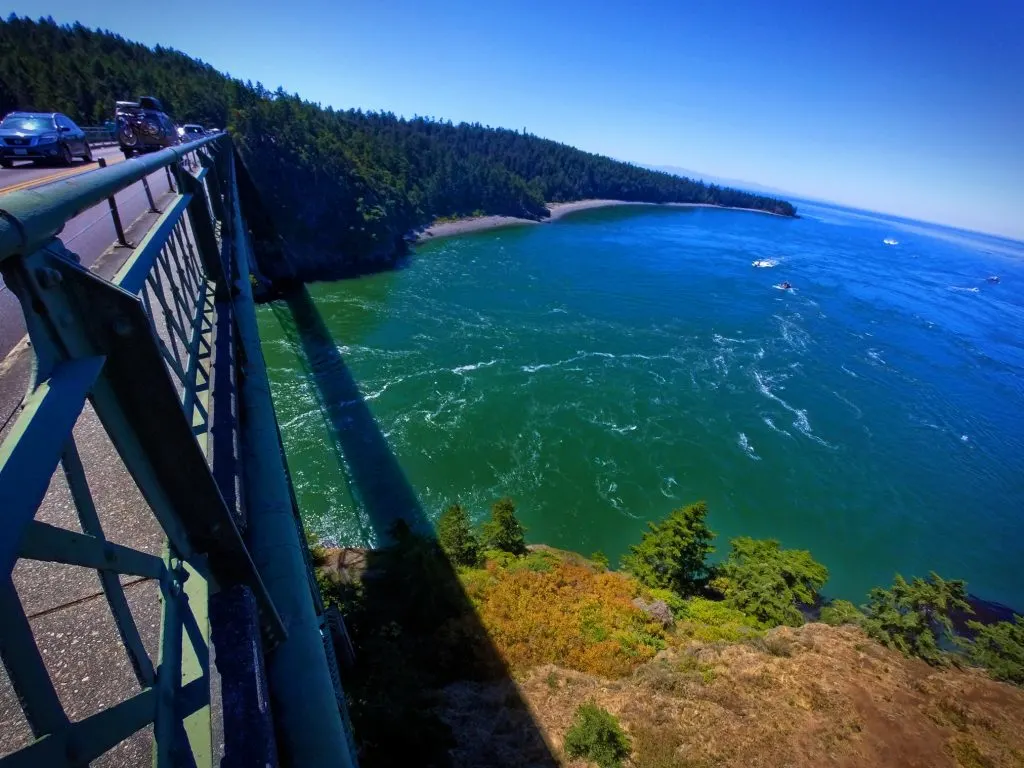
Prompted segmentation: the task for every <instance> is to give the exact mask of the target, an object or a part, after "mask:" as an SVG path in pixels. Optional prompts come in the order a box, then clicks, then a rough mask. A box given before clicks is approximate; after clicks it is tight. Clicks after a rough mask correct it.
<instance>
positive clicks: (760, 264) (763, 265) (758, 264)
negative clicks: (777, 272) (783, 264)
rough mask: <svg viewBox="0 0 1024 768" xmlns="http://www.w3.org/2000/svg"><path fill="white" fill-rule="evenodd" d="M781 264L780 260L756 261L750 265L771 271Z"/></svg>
mask: <svg viewBox="0 0 1024 768" xmlns="http://www.w3.org/2000/svg"><path fill="white" fill-rule="evenodd" d="M778 263H779V260H778V259H756V260H754V261H752V262H751V263H750V266H752V267H759V268H761V269H770V268H771V267H774V266H776V265H777V264H778Z"/></svg>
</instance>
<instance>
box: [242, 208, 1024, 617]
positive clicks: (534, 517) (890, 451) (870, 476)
mask: <svg viewBox="0 0 1024 768" xmlns="http://www.w3.org/2000/svg"><path fill="white" fill-rule="evenodd" d="M800 213H801V215H802V218H800V219H797V220H790V219H783V218H778V217H773V216H767V215H761V214H755V213H745V212H738V211H726V210H708V209H662V208H652V207H636V206H630V207H621V208H608V209H600V210H591V211H585V212H581V213H577V214H574V215H571V216H569V217H567V218H565V219H563V220H560V221H558V222H555V223H552V224H550V225H542V226H524V227H517V228H511V229H501V230H494V231H490V232H483V233H475V234H472V235H467V236H463V237H458V238H451V239H445V240H439V241H436V242H430V243H427V244H424V245H422V246H419V247H417V248H416V251H415V253H414V254H413V256H412V257H411V258H410V259H409V261H408V263H407V264H406V265H405V266H404V267H403V268H401V269H398V270H395V271H391V272H387V273H384V274H378V275H373V276H369V277H363V278H359V279H354V280H349V281H344V282H338V283H325V284H316V285H312V286H310V288H309V293H310V295H311V297H312V307H313V309H312V310H310V309H309V307H307V308H306V309H305V310H303V311H301V312H296V311H295V307H290V306H288V305H286V304H284V303H276V304H273V305H268V306H265V307H263V308H262V309H261V311H260V317H259V322H260V331H261V334H262V337H263V341H264V353H265V356H266V359H267V363H268V367H269V369H270V374H271V377H272V385H273V393H274V399H275V404H276V406H277V410H278V417H279V419H280V422H281V429H282V433H283V437H284V442H285V446H286V452H287V456H288V461H289V466H290V469H291V471H292V474H293V479H294V481H295V485H296V490H297V496H298V500H299V503H300V506H301V508H302V510H303V514H304V516H305V518H306V521H307V524H308V525H309V526H310V528H311V529H312V530H313V531H315V532H316V533H317V534H318V535H320V536H321V537H323V538H326V539H330V540H332V541H336V542H339V543H346V544H372V543H373V541H374V540H375V539H376V537H377V536H379V534H380V529H379V526H378V527H377V529H376V530H375V528H374V525H373V522H374V521H373V519H372V518H373V516H374V511H373V510H372V509H369V511H368V507H371V506H372V505H373V504H374V501H373V499H374V498H377V499H378V500H379V499H384V501H382V502H380V504H383V505H390V506H396V505H397V506H400V505H402V504H418V505H419V507H420V509H421V510H422V512H423V514H424V515H425V516H426V517H427V518H431V519H433V518H436V515H437V514H438V512H439V511H440V510H441V509H442V508H443V506H444V505H446V504H447V503H450V502H452V501H459V502H461V503H462V504H463V505H465V506H467V507H468V508H469V509H470V510H471V511H472V514H473V515H474V517H475V518H476V519H482V518H483V517H484V516H485V515H486V513H487V509H488V507H489V505H490V503H491V502H492V501H493V500H494V499H495V498H497V497H499V496H502V495H510V496H512V497H513V498H514V499H515V500H516V502H517V504H518V508H519V510H520V513H521V517H522V519H523V521H524V523H525V525H526V526H527V528H528V539H529V540H531V541H535V542H546V543H549V544H551V545H554V546H558V547H566V548H571V549H575V550H579V551H582V552H585V553H589V552H592V551H594V550H602V551H604V552H605V553H606V554H608V555H609V556H610V557H611V558H612V560H613V561H614V560H615V559H616V558H617V557H619V556H620V555H622V554H623V553H624V552H625V551H626V549H627V547H628V545H629V544H630V543H632V542H635V541H636V540H637V539H638V538H639V536H640V534H641V533H642V531H643V530H644V529H645V524H646V522H647V521H648V520H655V519H658V518H660V517H662V516H664V515H665V514H667V513H668V512H669V511H670V510H672V509H673V508H675V507H677V506H681V505H684V504H686V503H689V502H692V501H696V500H698V499H705V500H707V502H708V503H709V505H710V510H711V512H710V523H711V526H712V527H713V529H714V530H715V531H716V532H717V533H718V547H719V555H721V554H723V553H724V552H725V550H726V549H727V541H728V539H729V538H730V537H732V536H737V535H750V536H755V537H773V538H777V539H779V540H781V542H782V543H783V545H784V546H787V547H799V548H806V549H809V550H811V552H812V553H813V554H814V556H815V557H816V558H817V559H818V560H820V561H822V562H823V563H825V564H826V565H827V566H828V568H829V570H830V574H831V577H830V580H829V583H828V585H827V587H826V591H827V593H828V594H830V595H832V596H836V597H843V598H848V599H852V600H854V601H862V600H863V599H864V597H865V594H866V592H867V590H868V589H869V588H870V587H872V586H874V585H877V584H887V583H889V582H890V581H891V579H892V576H893V574H894V573H895V572H897V571H898V572H901V573H903V574H904V575H907V576H909V575H912V574H913V575H925V574H926V573H927V572H928V571H929V570H935V571H937V572H939V573H940V574H942V575H943V576H946V577H949V578H963V579H966V580H967V581H968V587H969V589H970V590H971V591H972V592H973V593H975V594H977V595H979V596H981V597H983V598H986V599H989V600H996V601H999V602H1003V603H1006V604H1009V605H1011V606H1015V607H1017V608H1018V610H1020V609H1024V568H1022V567H1021V560H1022V555H1024V543H1022V542H1024V244H1021V243H1017V242H1013V241H1007V240H1001V239H998V238H993V237H987V236H983V235H978V234H974V233H967V232H961V231H957V230H952V229H947V228H942V227H937V226H933V225H926V224H921V223H918V222H910V221H905V220H899V219H894V218H888V217H883V216H877V215H869V214H863V213H859V212H855V211H849V210H844V209H839V208H833V207H827V206H822V205H804V206H802V207H801V210H800ZM886 241H888V242H886ZM755 261H758V262H761V264H762V266H760V267H755V266H753V262H755ZM989 275H999V276H1000V278H1001V280H1000V282H999V283H991V282H988V281H987V280H986V278H987V276H989ZM783 281H789V282H790V283H791V284H792V286H793V289H792V290H782V289H780V288H778V287H777V286H778V285H780V284H781V283H782V282H783ZM311 315H312V317H313V320H310V316H311ZM311 325H314V326H316V328H315V329H314V331H315V332H313V333H312V334H311V333H310V326H311ZM398 487H402V488H404V491H403V492H402V493H400V494H399V495H398V496H397V497H394V498H392V499H390V500H389V499H388V497H387V494H388V493H389V492H390V491H389V489H391V490H393V489H395V488H398ZM382 494H383V495H382ZM395 499H397V500H395Z"/></svg>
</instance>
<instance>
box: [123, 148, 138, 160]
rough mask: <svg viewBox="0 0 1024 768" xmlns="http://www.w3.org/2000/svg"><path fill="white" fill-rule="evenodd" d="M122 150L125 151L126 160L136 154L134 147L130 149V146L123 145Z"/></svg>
mask: <svg viewBox="0 0 1024 768" xmlns="http://www.w3.org/2000/svg"><path fill="white" fill-rule="evenodd" d="M121 151H122V152H124V159H125V160H131V159H132V155H134V154H135V150H134V149H128V147H123V148H122V149H121Z"/></svg>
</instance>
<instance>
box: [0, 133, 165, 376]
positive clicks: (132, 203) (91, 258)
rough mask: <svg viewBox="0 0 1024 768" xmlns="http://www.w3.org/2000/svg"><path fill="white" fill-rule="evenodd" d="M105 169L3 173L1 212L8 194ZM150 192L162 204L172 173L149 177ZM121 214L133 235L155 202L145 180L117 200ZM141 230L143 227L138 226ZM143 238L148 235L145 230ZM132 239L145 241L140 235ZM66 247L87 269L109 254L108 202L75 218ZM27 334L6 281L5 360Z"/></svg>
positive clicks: (1, 347)
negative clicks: (144, 186) (150, 198)
mask: <svg viewBox="0 0 1024 768" xmlns="http://www.w3.org/2000/svg"><path fill="white" fill-rule="evenodd" d="M93 156H94V157H96V158H100V157H105V158H107V163H108V165H113V164H114V163H117V162H132V161H131V160H129V161H125V159H124V155H122V154H121V151H120V150H119V149H118V148H117V147H105V148H102V149H94V150H93ZM98 167H99V166H98V165H97V164H96V163H90V164H87V163H82V162H81V161H77V160H76V161H75V164H74V165H73V166H72V167H71V168H58V169H55V168H52V167H50V168H45V167H42V168H39V167H35V166H33V165H31V164H30V163H24V164H18V165H15V167H14V168H10V169H0V210H2V209H3V207H4V196H5V195H7V194H9V193H11V192H14V191H17V190H20V189H27V188H30V187H31V188H39V187H42V186H44V185H46V184H51V183H53V182H55V181H60V180H61V179H64V178H67V177H68V176H73V175H76V174H80V173H88V172H90V171H93V170H95V169H96V168H98ZM148 180H149V186H150V190H151V191H152V193H153V197H154V199H155V200H157V201H159V200H160V199H161V198H162V197H163V196H164V195H165V194H166V193H167V192H168V189H169V188H168V184H167V174H166V173H165V172H163V171H158V172H156V173H152V174H150V175H149V177H148ZM114 199H115V200H116V201H117V209H118V212H119V213H120V216H121V223H122V225H123V227H124V229H125V230H126V231H127V230H128V229H129V228H130V227H131V225H132V224H133V223H134V222H136V220H138V219H140V217H142V216H143V215H144V214H146V213H147V212H148V211H149V202H148V200H147V199H146V191H145V189H144V188H143V186H142V182H138V183H136V184H134V185H132V186H131V187H128V188H127V189H125V190H122V191H121V192H118V193H117V195H115V198H114ZM135 229H138V227H135ZM142 234H145V232H144V231H143V233H142ZM132 237H134V238H136V239H137V238H139V237H141V235H140V234H138V232H134V233H133V234H132ZM60 239H61V240H62V241H63V242H64V245H65V246H67V247H68V248H69V249H71V250H72V251H74V252H75V253H77V254H78V256H79V257H80V258H81V260H82V265H83V266H85V267H91V266H92V265H93V264H94V263H95V262H96V259H98V258H99V257H100V256H101V255H102V254H103V253H104V252H105V251H106V250H108V249H109V248H110V246H111V245H113V244H114V243H115V242H116V241H117V233H116V232H115V230H114V224H113V219H112V218H111V215H110V207H109V206H108V205H107V203H102V204H100V205H98V206H95V207H93V208H90V209H89V210H87V211H84V212H83V213H81V214H79V215H78V216H76V217H75V218H73V219H71V220H70V221H69V222H68V223H67V225H66V226H65V227H64V231H63V232H61V234H60ZM120 250H122V251H123V253H124V256H123V258H125V259H126V258H128V255H129V253H130V252H131V251H130V249H128V248H124V249H120ZM24 335H25V324H24V320H23V318H22V315H21V306H20V305H19V304H18V301H17V299H16V298H15V297H14V295H13V294H12V293H11V291H10V289H8V287H7V286H6V285H4V284H3V281H2V280H0V360H2V359H3V358H4V357H5V356H6V355H7V354H8V352H10V351H11V349H12V348H13V347H14V346H15V345H16V344H17V343H18V342H19V341H20V340H21V338H22V337H23V336H24Z"/></svg>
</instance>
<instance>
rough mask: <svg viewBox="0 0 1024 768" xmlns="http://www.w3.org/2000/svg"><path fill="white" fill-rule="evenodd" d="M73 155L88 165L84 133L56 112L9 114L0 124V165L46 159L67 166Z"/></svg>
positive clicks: (89, 151)
mask: <svg viewBox="0 0 1024 768" xmlns="http://www.w3.org/2000/svg"><path fill="white" fill-rule="evenodd" d="M75 156H78V157H81V158H82V159H83V160H85V161H86V162H87V163H91V162H92V149H91V148H90V147H89V142H88V141H86V139H85V132H84V131H83V130H82V129H81V128H79V127H78V126H77V125H75V124H74V122H73V121H72V120H71V118H69V117H68V116H67V115H62V114H60V113H59V112H11V113H10V114H9V115H7V117H5V118H4V119H3V122H0V166H2V167H4V168H10V167H11V164H12V163H13V162H14V161H15V160H35V161H37V162H38V161H41V160H50V161H54V162H59V163H62V164H63V165H71V163H72V161H73V159H74V157H75Z"/></svg>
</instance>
